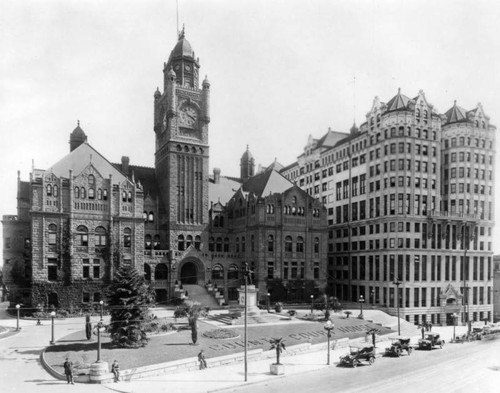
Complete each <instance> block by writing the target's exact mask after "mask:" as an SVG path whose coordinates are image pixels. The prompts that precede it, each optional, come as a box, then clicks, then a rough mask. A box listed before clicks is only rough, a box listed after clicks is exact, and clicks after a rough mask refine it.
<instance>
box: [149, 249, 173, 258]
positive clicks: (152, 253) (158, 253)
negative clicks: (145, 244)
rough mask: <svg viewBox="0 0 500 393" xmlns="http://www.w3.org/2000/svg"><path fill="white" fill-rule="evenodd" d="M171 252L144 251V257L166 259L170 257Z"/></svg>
mask: <svg viewBox="0 0 500 393" xmlns="http://www.w3.org/2000/svg"><path fill="white" fill-rule="evenodd" d="M168 251H169V250H144V255H149V256H152V257H165V256H167V255H168Z"/></svg>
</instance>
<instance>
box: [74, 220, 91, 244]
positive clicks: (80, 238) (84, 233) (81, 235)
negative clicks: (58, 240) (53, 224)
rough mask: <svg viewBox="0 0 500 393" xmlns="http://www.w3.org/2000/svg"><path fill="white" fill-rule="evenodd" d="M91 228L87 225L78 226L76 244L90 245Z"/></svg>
mask: <svg viewBox="0 0 500 393" xmlns="http://www.w3.org/2000/svg"><path fill="white" fill-rule="evenodd" d="M88 232H89V230H88V229H87V227H86V226H83V225H80V226H78V227H77V228H76V245H77V246H82V247H88V245H89V233H88Z"/></svg>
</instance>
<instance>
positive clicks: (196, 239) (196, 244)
mask: <svg viewBox="0 0 500 393" xmlns="http://www.w3.org/2000/svg"><path fill="white" fill-rule="evenodd" d="M194 248H196V249H197V250H198V251H200V249H201V237H200V236H199V235H196V236H195V237H194Z"/></svg>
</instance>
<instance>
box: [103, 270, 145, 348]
mask: <svg viewBox="0 0 500 393" xmlns="http://www.w3.org/2000/svg"><path fill="white" fill-rule="evenodd" d="M107 297H108V305H109V308H110V311H111V322H110V326H109V332H110V333H111V337H112V340H113V343H114V344H115V345H118V346H120V347H127V348H138V347H144V346H146V344H147V342H148V339H147V337H146V332H145V331H144V330H143V322H144V321H145V320H147V313H148V307H149V306H150V305H151V304H152V303H153V301H154V293H153V292H152V291H151V289H150V288H149V287H148V285H147V284H146V282H145V280H144V277H143V276H142V275H140V274H139V272H138V271H137V270H135V269H134V268H132V267H130V266H122V267H120V268H119V269H118V270H117V271H116V273H115V277H114V279H113V283H112V284H111V285H110V286H109V287H108V290H107Z"/></svg>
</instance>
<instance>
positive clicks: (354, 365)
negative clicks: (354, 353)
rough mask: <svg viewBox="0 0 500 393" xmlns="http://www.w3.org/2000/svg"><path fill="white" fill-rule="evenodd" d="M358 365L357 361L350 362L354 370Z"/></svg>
mask: <svg viewBox="0 0 500 393" xmlns="http://www.w3.org/2000/svg"><path fill="white" fill-rule="evenodd" d="M358 364H359V362H358V361H357V360H353V361H352V366H353V367H354V368H356V367H358Z"/></svg>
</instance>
